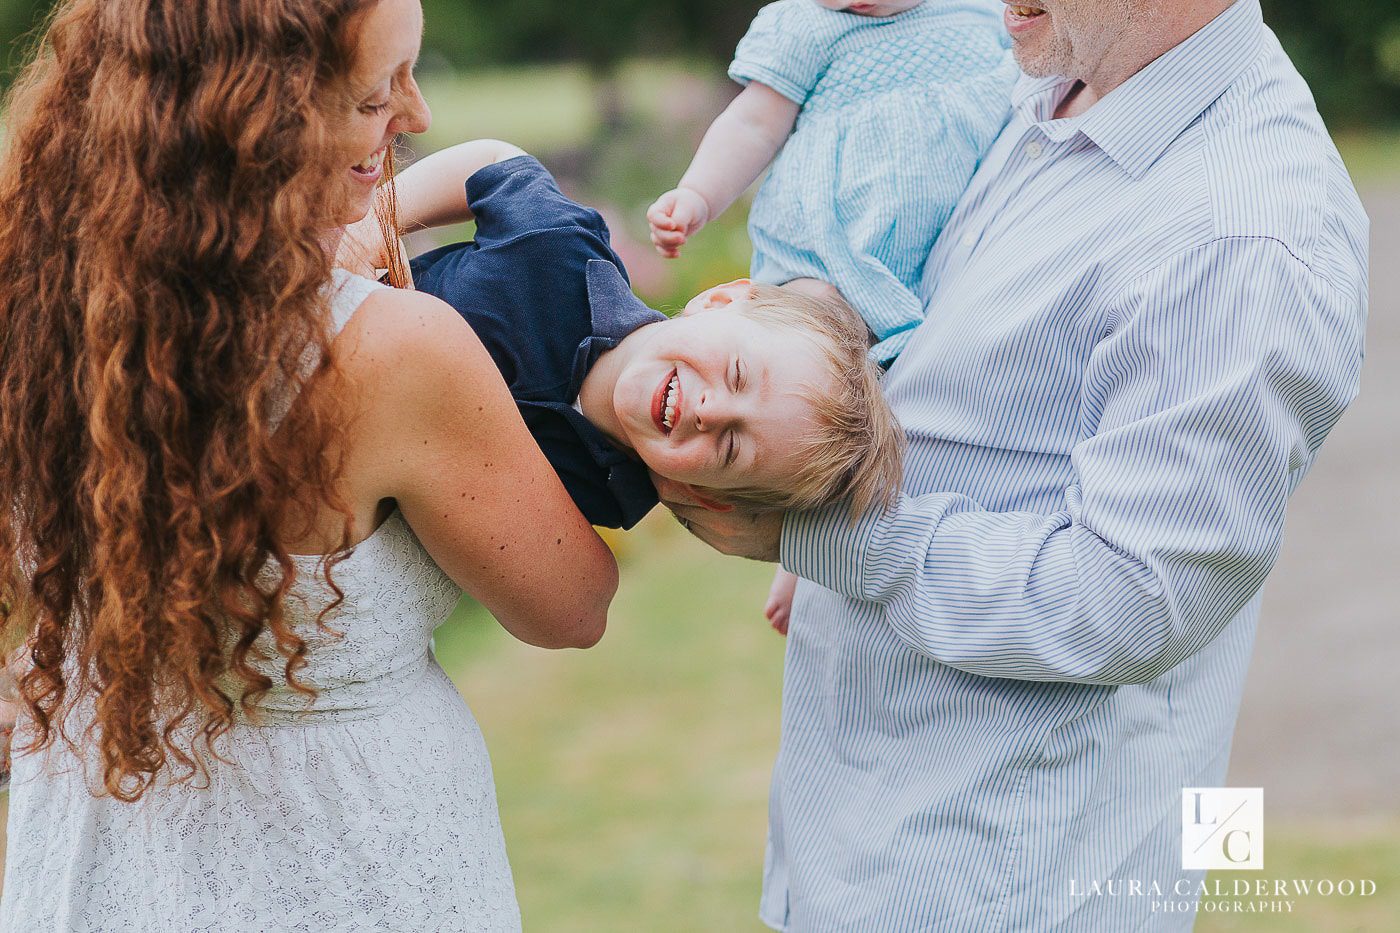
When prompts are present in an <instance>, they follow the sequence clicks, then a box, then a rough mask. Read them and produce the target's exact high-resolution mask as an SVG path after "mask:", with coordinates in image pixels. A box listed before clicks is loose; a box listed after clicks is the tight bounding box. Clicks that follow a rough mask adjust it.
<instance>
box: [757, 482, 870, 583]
mask: <svg viewBox="0 0 1400 933" xmlns="http://www.w3.org/2000/svg"><path fill="white" fill-rule="evenodd" d="M887 521H888V519H887V518H886V516H885V513H884V512H882V511H880V510H874V511H870V512H867V513H866V514H864V515H862V516H860V517H859V518H858V519H855V520H852V518H851V513H850V507H849V506H848V505H846V503H844V502H842V503H837V504H835V505H829V506H826V507H824V508H820V509H813V510H811V511H807V512H789V513H787V517H786V518H785V519H784V520H783V534H782V538H781V540H780V542H779V545H778V559H779V561H780V562H781V563H782V565H783V567H784V568H786V569H787V570H789V571H790V572H792V573H795V574H797V576H799V577H802V578H803V579H804V580H811V581H812V582H813V583H816V584H818V585H820V586H824V587H826V588H827V589H829V590H833V591H834V592H837V593H840V594H841V595H842V596H848V597H850V598H851V599H865V598H866V595H865V593H866V587H865V565H866V560H867V559H868V557H869V555H870V553H871V551H872V549H873V548H874V547H875V545H876V542H877V541H878V540H879V539H880V537H881V534H882V531H883V525H884V523H885V522H887Z"/></svg>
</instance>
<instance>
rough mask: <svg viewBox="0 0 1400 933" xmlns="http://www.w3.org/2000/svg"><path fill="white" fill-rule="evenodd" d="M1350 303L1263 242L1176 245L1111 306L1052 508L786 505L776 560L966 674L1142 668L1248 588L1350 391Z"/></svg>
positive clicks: (1028, 676)
mask: <svg viewBox="0 0 1400 933" xmlns="http://www.w3.org/2000/svg"><path fill="white" fill-rule="evenodd" d="M1364 315H1365V299H1364V296H1363V295H1361V294H1359V293H1358V292H1357V290H1356V288H1355V286H1354V285H1352V286H1347V285H1338V284H1334V283H1333V282H1332V281H1330V280H1329V279H1328V278H1327V277H1325V276H1323V275H1321V274H1319V273H1318V272H1316V271H1314V270H1313V269H1312V268H1310V267H1309V266H1308V265H1306V264H1304V263H1303V262H1302V261H1300V260H1299V259H1298V258H1295V257H1294V256H1293V255H1292V254H1291V253H1290V252H1289V251H1288V250H1287V249H1286V248H1285V247H1284V246H1283V245H1282V244H1281V243H1280V242H1278V241H1276V240H1273V239H1269V238H1263V237H1240V238H1222V239H1219V240H1215V241H1213V242H1211V243H1209V244H1207V245H1205V246H1201V247H1198V248H1195V249H1192V250H1189V251H1186V252H1184V253H1181V254H1179V255H1176V256H1174V257H1172V258H1171V259H1169V260H1168V261H1167V262H1165V263H1164V264H1162V265H1161V266H1159V267H1157V268H1156V269H1154V270H1152V271H1150V272H1148V273H1147V274H1145V275H1143V276H1141V277H1140V278H1138V279H1137V280H1135V281H1134V282H1132V283H1131V284H1130V285H1129V286H1128V287H1127V289H1126V290H1125V292H1124V294H1122V295H1121V296H1120V297H1119V299H1118V300H1117V301H1116V302H1114V304H1113V307H1112V308H1111V313H1110V315H1109V318H1108V320H1109V323H1108V326H1107V328H1106V332H1105V333H1104V334H1103V335H1102V338H1101V339H1100V341H1099V342H1098V344H1097V345H1096V347H1095V349H1094V351H1093V353H1092V355H1091V357H1090V359H1089V361H1088V364H1087V366H1086V372H1085V379H1084V401H1083V403H1082V404H1083V406H1084V413H1085V418H1084V423H1086V424H1088V425H1092V426H1093V428H1092V430H1091V432H1090V433H1089V434H1088V436H1086V437H1084V438H1083V439H1082V440H1081V441H1079V442H1078V443H1077V444H1076V445H1075V447H1074V449H1073V451H1072V455H1071V459H1072V463H1073V470H1074V477H1075V481H1074V482H1073V483H1072V484H1071V485H1070V486H1068V488H1066V489H1065V495H1064V502H1065V504H1064V508H1063V509H1061V510H1059V511H1056V512H1053V513H1051V514H1035V513H1028V512H990V511H987V510H985V509H983V508H981V507H980V506H979V505H978V504H977V503H976V502H974V501H972V500H971V499H969V498H967V497H965V496H961V495H957V494H953V493H934V494H928V495H920V496H915V497H908V496H906V497H904V498H903V499H902V500H901V501H900V502H899V503H898V504H897V506H896V507H894V508H892V509H890V510H887V511H884V512H876V513H871V514H869V515H866V516H865V517H863V518H862V519H861V520H860V521H859V522H857V523H856V524H854V525H853V524H851V523H849V521H848V520H847V519H846V518H845V515H844V513H842V512H841V511H840V510H839V509H827V510H822V511H816V512H811V513H805V514H800V513H793V514H791V515H789V517H788V519H787V521H786V523H785V527H784V530H783V539H782V559H783V563H784V565H786V566H787V567H788V568H789V569H791V570H792V571H793V572H795V573H797V574H798V575H800V576H802V577H805V578H807V579H810V580H812V581H814V582H816V583H818V584H820V585H822V586H825V587H827V588H829V589H832V590H835V591H837V592H839V593H841V594H843V595H845V596H848V597H850V598H853V599H860V600H866V601H873V602H875V603H878V604H880V605H881V606H882V607H883V608H884V610H885V617H886V619H887V621H888V624H889V625H890V626H891V627H892V628H893V629H894V630H895V632H896V633H897V634H898V635H899V636H900V638H901V639H903V640H904V641H906V642H908V644H910V645H911V646H912V647H914V648H915V649H916V650H918V651H920V652H922V653H924V654H926V655H928V656H929V657H932V658H933V659H935V660H937V661H939V662H941V663H944V664H948V665H950V666H952V667H955V668H959V669H962V670H965V671H967V672H970V673H974V674H980V675H984V676H989V677H1008V678H1018V679H1025V680H1044V681H1074V682H1082V683H1099V684H1125V683H1141V682H1146V681H1148V680H1151V679H1154V678H1156V677H1157V676H1159V675H1161V674H1162V673H1164V672H1165V671H1167V670H1169V669H1170V668H1172V667H1173V666H1175V665H1176V664H1178V663H1180V662H1181V661H1183V660H1184V659H1186V658H1188V657H1190V656H1191V655H1192V654H1194V653H1195V652H1196V651H1199V650H1200V649H1201V648H1202V647H1204V646H1205V645H1206V644H1208V643H1209V642H1210V641H1211V640H1212V639H1213V638H1214V637H1215V636H1216V635H1217V634H1218V633H1219V632H1220V631H1221V629H1222V628H1223V627H1224V626H1225V625H1226V624H1227V623H1228V622H1229V621H1230V620H1231V619H1232V618H1234V617H1235V615H1236V614H1237V613H1238V612H1239V611H1240V609H1241V608H1242V607H1243V606H1244V605H1245V604H1246V603H1247V602H1249V601H1250V600H1251V599H1252V598H1253V597H1254V596H1255V595H1256V594H1257V593H1258V591H1259V589H1260V587H1261V585H1262V583H1263V581H1264V578H1265V576H1266V574H1267V573H1268V572H1269V570H1270V568H1271V567H1272V566H1273V563H1274V560H1275V558H1276V557H1277V554H1278V550H1279V544H1280V540H1281V537H1282V532H1283V521H1284V506H1285V503H1286V501H1287V499H1288V497H1289V495H1290V494H1291V493H1292V491H1293V489H1294V488H1295V487H1296V485H1297V483H1298V481H1299V480H1300V479H1301V478H1302V476H1303V474H1304V472H1305V471H1306V470H1307V468H1308V467H1309V466H1310V465H1311V463H1312V460H1313V458H1314V456H1315V453H1316V451H1317V449H1318V447H1319V446H1320V445H1321V443H1322V440H1323V438H1324V437H1325V436H1326V434H1327V432H1328V431H1329V430H1330V428H1331V427H1332V425H1333V424H1334V423H1335V422H1336V420H1337V418H1338V417H1339V416H1340V415H1341V413H1342V411H1343V409H1344V408H1345V407H1346V405H1347V403H1348V402H1349V401H1350V400H1351V399H1352V397H1353V396H1354V395H1355V393H1356V391H1357V386H1358V377H1359V370H1360V364H1361V357H1362V347H1361V337H1360V335H1361V334H1362V332H1363V329H1364Z"/></svg>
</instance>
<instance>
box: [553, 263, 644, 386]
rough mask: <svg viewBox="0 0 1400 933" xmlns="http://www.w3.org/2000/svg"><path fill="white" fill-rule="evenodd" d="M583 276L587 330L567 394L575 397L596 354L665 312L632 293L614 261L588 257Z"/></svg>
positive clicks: (595, 358) (595, 360)
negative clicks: (586, 305) (585, 293)
mask: <svg viewBox="0 0 1400 933" xmlns="http://www.w3.org/2000/svg"><path fill="white" fill-rule="evenodd" d="M584 279H585V282H586V284H587V288H588V313H589V316H590V328H589V329H590V333H589V335H588V336H587V337H584V338H583V340H582V341H581V342H580V343H579V345H578V349H577V350H576V351H575V352H574V366H573V373H572V378H571V379H570V381H569V382H570V384H569V393H570V397H571V398H573V397H577V396H578V393H579V390H580V389H581V388H582V387H583V379H584V377H585V376H587V375H588V372H589V370H591V369H592V368H593V364H594V363H596V362H597V361H598V357H599V356H601V355H602V354H603V353H606V352H607V351H608V350H611V349H612V348H613V347H616V346H617V345H618V344H619V343H621V342H622V338H624V337H626V336H627V335H628V334H630V333H632V332H633V331H634V330H636V329H637V328H639V327H643V326H645V325H647V324H654V323H656V322H657V321H664V320H666V315H664V314H662V313H661V312H660V311H653V310H652V309H651V308H649V307H647V306H646V304H645V303H644V302H643V301H642V300H641V299H640V298H638V297H637V296H636V295H634V294H632V286H631V285H629V284H627V276H626V275H625V274H624V273H623V271H622V270H621V269H620V268H618V267H617V265H615V264H614V263H611V262H608V261H607V260H605V259H590V260H588V262H587V264H586V266H585V270H584Z"/></svg>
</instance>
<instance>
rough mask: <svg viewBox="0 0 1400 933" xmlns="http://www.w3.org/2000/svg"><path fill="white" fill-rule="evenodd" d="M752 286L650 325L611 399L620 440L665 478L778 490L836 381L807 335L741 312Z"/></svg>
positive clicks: (726, 289) (697, 302) (723, 290)
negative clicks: (817, 404)
mask: <svg viewBox="0 0 1400 933" xmlns="http://www.w3.org/2000/svg"><path fill="white" fill-rule="evenodd" d="M748 289H749V285H748V283H747V282H744V283H733V284H732V285H729V286H719V287H718V288H715V289H710V290H709V291H708V292H705V293H703V294H701V295H699V296H697V297H696V298H695V299H694V300H693V301H692V302H691V304H690V305H688V306H687V308H686V311H685V313H684V314H682V315H681V316H679V317H677V318H673V319H672V320H669V321H664V322H660V323H657V324H652V325H649V326H648V327H646V328H644V329H643V330H641V331H639V332H638V333H637V334H636V339H637V340H639V341H641V342H640V343H639V344H638V350H637V352H636V353H635V354H633V355H632V357H631V359H630V362H629V363H628V365H627V367H626V368H625V369H624V370H623V371H622V372H621V374H620V375H619V377H618V380H617V384H616V386H615V387H614V391H613V398H612V402H613V410H614V412H615V414H616V415H617V419H618V421H619V422H620V424H621V426H622V431H623V433H624V435H625V436H624V437H623V438H621V440H622V441H623V442H624V443H625V444H627V446H629V447H631V448H632V449H633V450H635V451H636V452H637V454H638V456H640V457H641V458H642V460H643V461H645V462H646V464H647V466H649V467H651V469H653V470H654V471H656V472H657V473H659V474H660V475H662V476H665V477H668V478H670V479H674V480H677V481H679V482H683V483H690V484H692V485H694V486H700V487H705V488H708V489H715V490H725V489H738V488H753V487H761V488H765V489H770V488H771V489H776V488H781V486H782V484H783V482H784V480H785V479H786V478H788V477H790V476H791V475H792V473H793V471H794V470H795V469H796V467H797V466H798V465H799V464H798V463H797V462H796V458H797V457H798V456H799V455H800V452H801V449H802V446H803V445H802V443H801V442H802V441H803V439H804V438H807V437H810V436H811V433H812V430H813V428H814V427H815V420H814V418H815V416H814V413H813V407H812V404H811V401H810V399H811V397H812V395H813V393H814V392H825V391H832V390H833V389H834V386H832V385H831V383H832V382H833V378H834V377H833V376H832V375H831V374H830V373H829V367H828V366H827V365H826V364H825V362H824V354H823V352H822V350H821V349H820V347H819V346H818V345H817V343H816V338H815V336H813V335H808V334H804V333H803V332H801V331H800V330H798V329H796V328H793V327H782V326H777V325H773V324H768V323H764V322H762V321H757V320H754V319H752V318H749V317H746V316H745V315H744V314H742V313H740V311H739V310H737V309H738V308H739V307H740V305H739V304H737V302H740V301H742V300H744V297H745V296H746V295H747V292H748Z"/></svg>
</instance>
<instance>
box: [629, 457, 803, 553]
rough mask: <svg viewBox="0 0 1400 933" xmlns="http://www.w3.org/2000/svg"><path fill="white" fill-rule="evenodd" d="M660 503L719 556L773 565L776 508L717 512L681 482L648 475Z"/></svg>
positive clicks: (779, 527) (779, 528)
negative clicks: (726, 555)
mask: <svg viewBox="0 0 1400 933" xmlns="http://www.w3.org/2000/svg"><path fill="white" fill-rule="evenodd" d="M651 481H652V483H654V484H655V485H656V491H657V493H658V494H659V495H660V496H661V504H662V505H664V506H666V508H668V509H670V510H671V511H672V512H674V513H675V515H676V519H677V520H678V521H679V522H680V523H681V524H682V525H683V526H685V529H686V530H687V531H689V532H690V533H691V534H693V535H695V537H697V538H699V539H700V540H701V541H704V542H705V543H706V544H708V545H709V546H710V547H712V548H714V549H715V550H716V551H719V552H720V553H721V554H728V555H730V556H732V557H747V558H749V559H750V560H763V561H770V562H776V561H777V559H778V544H779V541H780V539H781V537H782V533H783V514H784V513H782V512H780V511H778V510H776V509H762V510H759V509H746V508H738V507H726V508H725V509H724V510H723V511H717V510H716V508H715V504H714V503H712V502H711V503H708V504H707V503H706V501H705V500H704V499H703V497H699V496H697V495H696V494H695V492H694V491H693V490H692V489H691V488H690V487H689V486H688V485H686V484H685V483H678V482H676V481H675V480H671V479H667V478H666V477H664V476H658V475H657V474H656V473H654V472H653V473H652V474H651Z"/></svg>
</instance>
